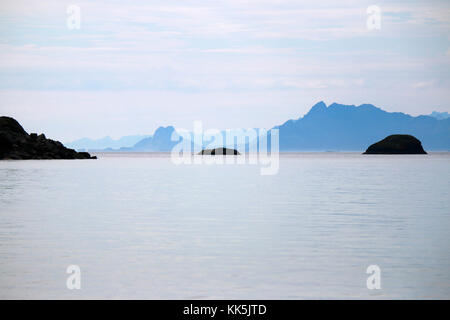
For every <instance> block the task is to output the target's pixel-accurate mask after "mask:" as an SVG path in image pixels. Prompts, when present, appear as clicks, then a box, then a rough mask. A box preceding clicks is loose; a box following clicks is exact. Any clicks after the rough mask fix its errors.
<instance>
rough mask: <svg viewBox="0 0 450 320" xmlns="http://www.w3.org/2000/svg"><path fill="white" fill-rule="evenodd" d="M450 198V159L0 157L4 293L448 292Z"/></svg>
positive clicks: (0, 293)
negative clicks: (234, 161)
mask: <svg viewBox="0 0 450 320" xmlns="http://www.w3.org/2000/svg"><path fill="white" fill-rule="evenodd" d="M449 192H450V154H448V153H442V154H437V153H434V154H431V155H428V156H363V155H360V154H356V153H311V154H305V153H300V154H288V155H282V156H281V159H280V170H279V173H278V174H277V175H274V176H261V175H260V174H259V167H257V166H252V165H221V166H218V165H179V166H175V165H173V164H172V162H171V161H170V158H169V155H167V154H158V155H151V154H138V155H136V154H122V155H100V159H99V160H96V161H83V160H81V161H76V160H69V161H64V160H60V161H1V162H0V215H1V219H0V298H151V299H158V298H174V299H178V298H180V299H181V298H183V299H184V298H186V299H198V298H200V299H201V298H247V299H271V298H274V299H283V298H286V299H299V298H447V299H448V298H450V275H449V270H450V251H449V243H450V241H449V240H450V239H449V237H450V236H449V233H448V231H449V227H450V216H449V215H450V210H449V209H450V197H449ZM72 264H76V265H79V266H80V268H81V279H82V280H81V290H68V289H67V288H66V279H67V277H68V274H66V268H67V266H69V265H72ZM372 264H376V265H378V266H380V268H381V281H382V282H381V286H382V289H381V290H368V289H367V288H366V279H367V277H368V275H367V274H366V268H367V267H368V266H369V265H372Z"/></svg>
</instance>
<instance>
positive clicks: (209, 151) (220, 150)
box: [198, 148, 240, 156]
mask: <svg viewBox="0 0 450 320" xmlns="http://www.w3.org/2000/svg"><path fill="white" fill-rule="evenodd" d="M198 154H200V155H206V156H214V155H240V153H239V151H237V150H235V149H227V148H215V149H205V150H202V151H200V152H199V153H198Z"/></svg>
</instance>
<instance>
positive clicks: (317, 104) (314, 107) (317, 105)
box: [308, 101, 327, 113]
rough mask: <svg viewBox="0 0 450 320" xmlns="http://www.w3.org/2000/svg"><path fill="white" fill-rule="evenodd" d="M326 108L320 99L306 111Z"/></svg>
mask: <svg viewBox="0 0 450 320" xmlns="http://www.w3.org/2000/svg"><path fill="white" fill-rule="evenodd" d="M326 109H327V105H326V104H325V102H323V101H320V102H317V103H316V104H315V105H313V106H312V108H311V109H310V110H309V112H308V113H311V112H318V111H324V110H326Z"/></svg>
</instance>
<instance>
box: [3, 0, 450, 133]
mask: <svg viewBox="0 0 450 320" xmlns="http://www.w3.org/2000/svg"><path fill="white" fill-rule="evenodd" d="M72 5H75V6H76V8H79V10H80V11H79V12H80V14H79V18H80V19H79V20H78V21H79V27H80V28H79V29H78V28H73V26H74V23H73V22H74V21H76V20H73V17H74V11H71V10H70V8H71V7H70V6H72ZM372 5H375V6H377V8H379V10H380V15H379V17H380V19H379V21H380V24H379V27H380V28H379V29H378V28H373V26H374V24H370V23H369V25H370V26H372V28H369V27H368V24H367V20H368V19H369V22H370V21H374V20H373V19H375V18H374V15H373V13H374V12H373V11H370V12H369V13H367V9H368V7H369V6H372ZM68 9H69V11H68ZM68 21H69V24H68ZM75 26H77V25H76V24H75ZM449 78H450V1H448V0H444V1H432V0H427V1H378V0H371V1H365V0H360V1H353V0H349V1H347V0H340V1H335V0H325V1H320V0H314V1H310V0H301V1H300V0H297V1H294V0H247V1H238V0H229V1H214V0H210V1H197V0H180V1H178V0H165V1H159V0H156V1H152V0H149V1H136V0H128V1H114V0H110V1H102V0H89V1H81V0H71V1H66V0H57V1H54V0H46V1H34V0H29V1H23V0H14V1H3V0H2V1H1V2H0V115H7V116H12V117H14V118H15V119H17V120H18V121H19V122H20V123H21V124H22V125H23V126H24V128H25V129H26V130H27V131H28V132H38V133H40V132H44V133H45V134H46V135H47V137H50V138H52V139H57V140H61V141H63V142H68V141H72V140H75V139H78V138H82V137H90V138H100V137H104V136H111V137H113V138H118V137H121V136H125V135H132V134H151V133H153V131H154V130H155V129H156V128H157V127H159V126H167V125H173V126H175V127H176V128H184V129H188V130H192V128H193V121H202V123H203V128H205V129H207V128H217V129H226V128H239V127H243V128H250V127H251V128H271V127H273V126H275V125H279V124H282V123H284V122H285V121H286V120H288V119H297V118H299V117H301V116H303V115H304V114H305V113H306V112H308V110H309V109H310V108H311V106H312V105H314V104H315V103H317V102H318V101H324V102H325V103H327V104H331V103H333V102H338V103H343V104H354V105H359V104H363V103H371V104H374V105H376V106H378V107H380V108H382V109H384V110H386V111H391V112H395V111H399V112H405V113H408V114H411V115H419V114H429V113H431V112H432V111H441V112H443V111H450V103H449V100H450V99H449V98H450V90H449V85H450V79H449Z"/></svg>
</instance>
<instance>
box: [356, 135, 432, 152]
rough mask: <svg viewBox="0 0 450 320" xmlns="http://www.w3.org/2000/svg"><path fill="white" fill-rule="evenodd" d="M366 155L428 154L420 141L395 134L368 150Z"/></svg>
mask: <svg viewBox="0 0 450 320" xmlns="http://www.w3.org/2000/svg"><path fill="white" fill-rule="evenodd" d="M364 154H427V153H426V152H425V150H423V147H422V143H421V142H420V140H419V139H417V138H415V137H413V136H411V135H408V134H393V135H390V136H388V137H386V138H384V139H383V140H381V141H378V142H377V143H374V144H372V145H371V146H370V147H369V148H367V150H366V152H364Z"/></svg>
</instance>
